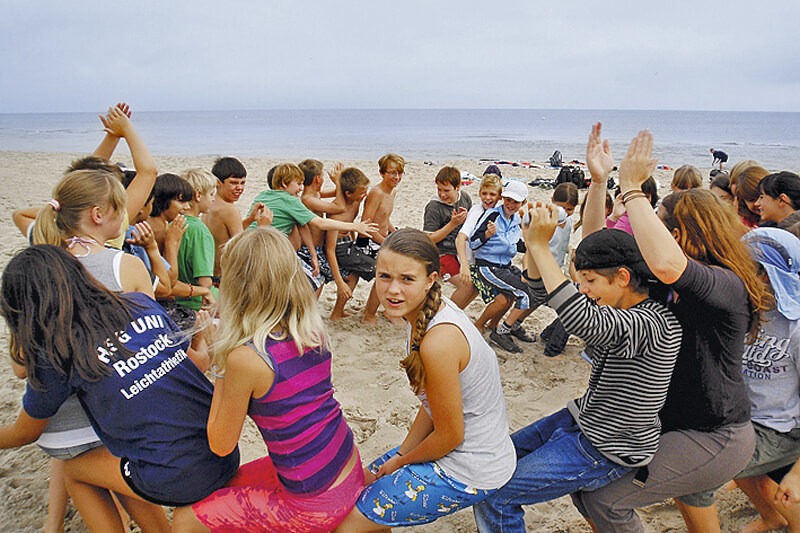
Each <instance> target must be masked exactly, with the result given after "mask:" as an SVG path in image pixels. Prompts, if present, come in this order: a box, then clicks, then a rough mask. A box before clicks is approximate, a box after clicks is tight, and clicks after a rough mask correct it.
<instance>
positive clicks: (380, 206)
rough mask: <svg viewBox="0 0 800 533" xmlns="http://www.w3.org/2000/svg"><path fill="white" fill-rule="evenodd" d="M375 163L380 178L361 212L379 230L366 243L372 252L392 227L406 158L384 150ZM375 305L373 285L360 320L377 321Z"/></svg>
mask: <svg viewBox="0 0 800 533" xmlns="http://www.w3.org/2000/svg"><path fill="white" fill-rule="evenodd" d="M378 167H379V170H380V173H381V182H380V183H379V184H378V185H377V186H375V187H373V188H372V189H370V191H369V194H367V201H366V203H365V204H364V212H363V213H362V214H361V220H363V221H365V222H372V223H373V224H377V225H378V233H377V234H373V235H371V237H372V242H370V243H369V246H370V251H371V252H372V253H373V254H376V253H377V251H378V248H379V247H380V245H381V244H383V240H384V239H385V238H386V237H387V236H388V235H389V234H390V233H391V232H393V231H394V230H395V228H394V225H393V224H392V222H391V220H389V218H390V217H391V215H392V210H393V209H394V199H395V197H396V196H397V186H398V185H399V184H400V180H402V179H403V174H404V173H405V167H406V160H405V159H403V157H402V156H399V155H397V154H386V155H385V156H383V157H381V158H380V159H379V160H378ZM378 305H379V302H378V297H377V296H376V294H375V290H374V287H373V289H372V290H371V291H370V293H369V299H368V300H367V305H366V308H365V309H364V318H363V319H362V321H363V322H366V323H369V324H374V323H376V322H377V319H376V313H377V312H378Z"/></svg>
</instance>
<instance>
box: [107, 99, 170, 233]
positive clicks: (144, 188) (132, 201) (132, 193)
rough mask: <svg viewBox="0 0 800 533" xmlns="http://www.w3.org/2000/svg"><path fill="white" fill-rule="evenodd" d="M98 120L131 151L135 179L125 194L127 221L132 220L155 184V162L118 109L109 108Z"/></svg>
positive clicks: (126, 117) (128, 120)
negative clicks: (123, 140) (123, 141)
mask: <svg viewBox="0 0 800 533" xmlns="http://www.w3.org/2000/svg"><path fill="white" fill-rule="evenodd" d="M100 120H101V121H102V122H103V127H104V128H105V131H106V133H109V134H112V135H116V136H118V137H123V138H124V139H125V141H126V142H127V143H128V148H129V149H130V151H131V157H132V158H133V167H134V168H135V169H136V177H135V178H133V181H131V183H130V185H128V188H127V190H126V193H127V196H128V205H127V211H128V219H129V220H133V219H134V218H135V217H136V214H137V213H138V212H139V211H140V210H141V209H142V207H143V206H144V204H145V202H146V201H147V198H148V197H149V196H150V191H151V190H152V189H153V185H154V184H155V182H156V175H157V174H158V170H157V169H156V162H155V160H153V156H151V155H150V151H149V150H148V149H147V146H145V144H144V142H143V141H142V139H141V137H139V133H138V132H137V131H136V128H135V127H134V126H133V123H132V122H131V120H130V118H128V116H127V115H126V114H125V113H124V112H123V111H122V110H121V109H120V108H119V107H112V108H109V110H108V113H107V114H106V116H105V117H103V116H101V117H100Z"/></svg>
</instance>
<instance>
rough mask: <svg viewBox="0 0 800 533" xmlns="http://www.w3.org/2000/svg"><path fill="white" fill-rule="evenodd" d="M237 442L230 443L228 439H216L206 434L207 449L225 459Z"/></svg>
mask: <svg viewBox="0 0 800 533" xmlns="http://www.w3.org/2000/svg"><path fill="white" fill-rule="evenodd" d="M236 444H237V442H231V441H230V439H225V438H222V439H216V438H214V436H213V435H212V434H211V433H210V432H209V434H208V447H209V448H210V449H211V451H212V452H213V453H214V455H216V456H218V457H226V456H228V455H230V454H231V453H232V452H233V450H235V449H236Z"/></svg>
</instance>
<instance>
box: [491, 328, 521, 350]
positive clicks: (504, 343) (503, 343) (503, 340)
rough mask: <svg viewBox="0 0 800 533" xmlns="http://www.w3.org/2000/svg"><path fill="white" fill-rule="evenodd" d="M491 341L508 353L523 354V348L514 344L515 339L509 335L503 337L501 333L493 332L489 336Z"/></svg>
mask: <svg viewBox="0 0 800 533" xmlns="http://www.w3.org/2000/svg"><path fill="white" fill-rule="evenodd" d="M489 340H490V341H492V343H494V344H495V345H497V346H498V347H500V348H502V349H503V350H505V351H507V352H511V353H522V348H520V347H519V346H517V343H516V342H514V339H512V338H511V335H509V334H508V333H506V334H505V335H501V334H500V333H497V331H492V332H491V333H490V334H489Z"/></svg>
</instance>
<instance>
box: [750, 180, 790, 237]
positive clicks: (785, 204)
mask: <svg viewBox="0 0 800 533" xmlns="http://www.w3.org/2000/svg"><path fill="white" fill-rule="evenodd" d="M758 191H759V195H758V199H757V200H756V208H757V209H758V211H759V213H760V214H761V222H762V224H761V225H762V226H769V225H777V226H778V227H781V228H783V227H789V226H791V225H792V224H793V223H796V222H798V221H800V217H798V216H797V215H795V216H792V215H794V213H795V212H796V211H797V210H798V209H800V176H798V175H797V174H795V173H794V172H786V171H784V172H778V173H776V174H770V175H769V176H766V177H765V178H764V179H763V180H761V182H759V184H758ZM789 217H791V218H789ZM787 219H789V220H788V221H787ZM765 223H766V224H765Z"/></svg>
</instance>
